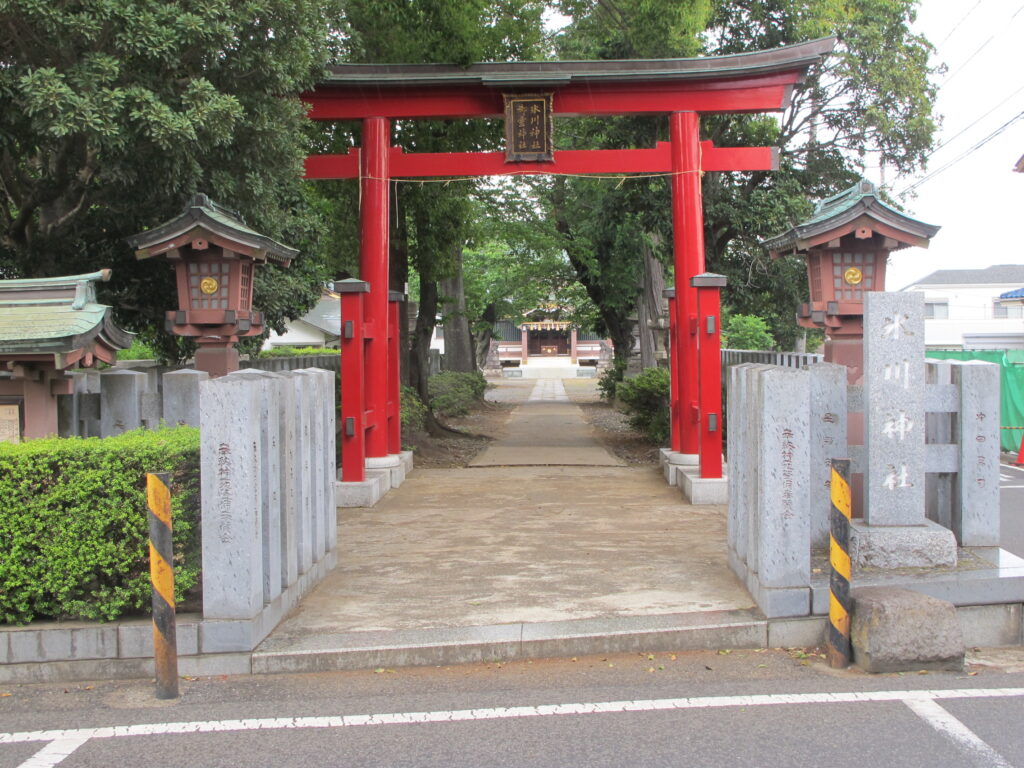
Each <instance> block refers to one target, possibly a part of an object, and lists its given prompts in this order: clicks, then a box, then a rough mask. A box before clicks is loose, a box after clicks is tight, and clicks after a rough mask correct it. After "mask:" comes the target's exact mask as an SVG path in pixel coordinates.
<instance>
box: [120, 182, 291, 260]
mask: <svg viewBox="0 0 1024 768" xmlns="http://www.w3.org/2000/svg"><path fill="white" fill-rule="evenodd" d="M194 229H206V230H208V231H210V232H212V233H213V234H216V235H220V236H221V237H224V238H226V239H228V240H233V241H235V242H237V243H241V244H243V245H247V246H249V247H251V248H253V249H255V250H257V251H262V252H264V253H265V254H266V257H267V258H269V259H271V260H273V261H279V262H284V263H285V264H287V263H288V262H290V261H291V260H292V259H294V258H295V257H296V256H297V255H298V253H299V252H298V251H297V250H296V249H295V248H290V247H288V246H287V245H282V244H281V243H279V242H277V241H276V240H273V239H271V238H269V237H267V236H266V235H261V234H260V233H259V232H257V231H256V230H254V229H253V228H252V227H249V226H248V225H247V224H246V223H245V222H244V221H243V220H242V217H241V216H240V215H239V214H238V213H237V212H235V211H232V210H231V209H230V208H225V207H224V206H222V205H219V204H217V203H215V202H213V201H212V200H211V199H210V198H209V197H207V196H206V195H204V194H198V195H195V196H193V198H192V199H191V200H190V201H189V203H188V205H187V206H186V207H185V211H184V213H182V214H181V215H180V216H178V217H177V218H174V219H171V220H170V221H166V222H164V223H163V224H160V225H159V226H157V227H154V228H153V229H150V230H147V231H145V232H140V233H139V234H137V235H132V236H131V237H129V238H128V242H129V244H130V245H131V246H132V248H134V249H135V250H136V254H135V255H136V256H138V257H139V258H140V259H142V258H146V257H147V256H149V255H150V254H149V253H148V251H149V250H150V249H151V248H155V247H156V246H158V245H160V244H162V243H166V242H167V241H169V240H173V239H174V238H176V237H178V236H179V235H183V234H185V233H186V232H190V231H192V230H194Z"/></svg>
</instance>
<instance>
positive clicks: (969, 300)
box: [903, 264, 1024, 349]
mask: <svg viewBox="0 0 1024 768" xmlns="http://www.w3.org/2000/svg"><path fill="white" fill-rule="evenodd" d="M1021 287H1024V264H997V265H995V266H992V267H987V268H985V269H940V270H938V271H936V272H932V273H931V274H930V275H928V276H927V277H924V278H922V279H921V280H919V281H918V282H916V283H913V284H912V285H908V286H907V287H906V288H904V289H903V290H904V291H920V292H921V293H923V294H924V301H925V305H924V306H925V323H924V333H925V346H927V347H929V348H932V349H960V348H963V349H1024V306H1022V305H1020V304H1015V303H1012V302H1006V303H1003V302H1001V301H1000V300H999V296H1000V294H1003V293H1006V292H1007V291H1012V290H1014V289H1017V288H1021Z"/></svg>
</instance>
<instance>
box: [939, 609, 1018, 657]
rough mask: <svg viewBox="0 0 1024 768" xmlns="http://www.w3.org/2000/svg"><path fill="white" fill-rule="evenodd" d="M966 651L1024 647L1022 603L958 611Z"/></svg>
mask: <svg viewBox="0 0 1024 768" xmlns="http://www.w3.org/2000/svg"><path fill="white" fill-rule="evenodd" d="M956 612H957V616H958V617H959V618H960V629H961V631H962V632H963V635H964V646H965V647H967V648H976V647H982V648H995V647H999V646H1011V645H1021V644H1022V643H1024V636H1022V630H1024V627H1022V625H1021V613H1022V612H1021V604H1020V603H1001V604H998V605H964V606H960V607H958V608H957V611H956Z"/></svg>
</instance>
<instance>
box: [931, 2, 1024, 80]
mask: <svg viewBox="0 0 1024 768" xmlns="http://www.w3.org/2000/svg"><path fill="white" fill-rule="evenodd" d="M1021 11H1024V5H1022V6H1020V8H1018V9H1017V10H1016V11H1014V12H1013V15H1012V16H1011V17H1010V18H1009V19H1008V20H1007V22H1006V23H1005V24H1003V25H1002V26H1000V27H999V28H998V29H997V30H996V31H995V32H994V33H993V34H991V35H989V38H988V40H986V41H985V42H984V43H982V44H981V45H979V46H978V47H977V49H976V50H975V51H974V53H972V54H971V55H970V56H968V57H967V59H966V60H965V61H964V62H963V63H962V64H961V65H960V66H959V67H957V68H956V69H954V70H953V71H952V72H950V73H949V74H948V75H947V76H946V79H945V80H943V81H942V85H940V86H939V87H940V88H942V87H945V86H946V85H948V84H949V81H950V80H952V79H953V78H954V77H956V76H957V75H959V74H960V73H961V72H963V71H964V69H965V68H966V67H967V65H968V64H970V63H971V61H973V60H974V57H975V56H977V55H978V54H979V53H981V52H982V51H983V50H985V48H987V47H988V44H989V43H991V42H992V41H993V40H995V39H996V38H997V37H999V35H1000V34H1002V33H1003V32H1005V31H1006V30H1007V29H1008V28H1009V27H1010V22H1012V21H1013V20H1014V19H1015V18H1017V14H1019V13H1020V12H1021Z"/></svg>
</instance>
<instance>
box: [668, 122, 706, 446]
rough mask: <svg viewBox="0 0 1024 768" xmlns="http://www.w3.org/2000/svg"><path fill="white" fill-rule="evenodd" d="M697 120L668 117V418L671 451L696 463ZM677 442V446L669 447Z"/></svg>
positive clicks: (700, 219) (700, 255) (700, 251)
mask: <svg viewBox="0 0 1024 768" xmlns="http://www.w3.org/2000/svg"><path fill="white" fill-rule="evenodd" d="M699 129H700V116H699V115H698V114H697V113H696V112H673V113H672V114H670V115H669V136H670V138H671V143H672V245H673V257H674V265H675V288H676V295H675V316H674V317H673V318H671V320H672V321H673V322H674V324H675V334H674V336H673V340H674V341H676V342H677V343H678V352H677V353H676V354H675V355H674V360H673V362H674V367H673V369H672V378H673V379H677V378H678V381H679V387H678V390H675V391H677V392H678V400H677V401H676V402H677V407H676V408H675V410H674V411H673V413H672V420H673V427H674V429H673V434H674V435H675V434H677V435H678V437H679V447H678V448H676V446H675V445H673V449H674V450H677V451H678V452H679V453H681V454H683V455H684V456H687V457H692V458H691V461H690V462H688V463H693V464H696V463H697V454H698V452H699V445H700V439H699V434H698V433H699V426H700V412H699V405H698V403H699V398H700V364H699V360H698V352H697V289H696V288H694V287H693V286H692V285H691V284H690V279H691V278H693V277H695V276H696V275H699V274H701V273H702V272H704V209H703V205H702V203H701V190H700V176H701V168H700V131H699ZM673 442H675V441H673Z"/></svg>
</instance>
